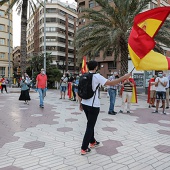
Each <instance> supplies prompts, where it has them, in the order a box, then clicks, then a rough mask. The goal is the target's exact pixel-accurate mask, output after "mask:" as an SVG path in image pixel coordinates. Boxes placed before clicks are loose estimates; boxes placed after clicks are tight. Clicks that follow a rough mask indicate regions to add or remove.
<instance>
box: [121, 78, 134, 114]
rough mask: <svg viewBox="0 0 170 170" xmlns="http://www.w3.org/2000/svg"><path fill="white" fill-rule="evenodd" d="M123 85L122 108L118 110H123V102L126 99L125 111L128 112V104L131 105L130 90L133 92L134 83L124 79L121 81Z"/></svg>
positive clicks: (122, 111)
mask: <svg viewBox="0 0 170 170" xmlns="http://www.w3.org/2000/svg"><path fill="white" fill-rule="evenodd" d="M122 86H123V92H122V110H120V111H119V112H120V113H124V112H125V103H126V101H127V113H130V105H131V98H132V92H133V86H134V84H133V83H132V82H130V81H129V79H126V80H124V82H123V83H122Z"/></svg>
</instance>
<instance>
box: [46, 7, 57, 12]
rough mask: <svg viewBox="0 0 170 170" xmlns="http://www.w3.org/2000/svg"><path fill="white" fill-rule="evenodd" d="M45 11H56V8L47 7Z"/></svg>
mask: <svg viewBox="0 0 170 170" xmlns="http://www.w3.org/2000/svg"><path fill="white" fill-rule="evenodd" d="M46 12H47V13H56V8H47V9H46Z"/></svg>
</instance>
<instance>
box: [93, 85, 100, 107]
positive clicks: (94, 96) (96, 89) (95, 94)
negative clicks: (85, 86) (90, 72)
mask: <svg viewBox="0 0 170 170" xmlns="http://www.w3.org/2000/svg"><path fill="white" fill-rule="evenodd" d="M99 86H100V83H99V84H98V85H97V87H96V89H95V91H94V98H93V103H92V107H93V104H94V99H95V97H96V91H97V89H98V88H99Z"/></svg>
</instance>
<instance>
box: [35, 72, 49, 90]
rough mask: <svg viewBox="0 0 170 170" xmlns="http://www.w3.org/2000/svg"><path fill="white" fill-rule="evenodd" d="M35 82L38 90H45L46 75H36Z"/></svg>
mask: <svg viewBox="0 0 170 170" xmlns="http://www.w3.org/2000/svg"><path fill="white" fill-rule="evenodd" d="M36 80H37V81H38V84H37V87H38V88H39V89H45V88H46V82H47V75H45V74H44V75H43V74H38V76H37V78H36Z"/></svg>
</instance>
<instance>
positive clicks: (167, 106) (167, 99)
mask: <svg viewBox="0 0 170 170" xmlns="http://www.w3.org/2000/svg"><path fill="white" fill-rule="evenodd" d="M163 77H164V78H165V79H166V81H167V85H166V87H165V89H166V109H169V79H168V77H166V74H165V73H164V74H163ZM160 108H163V105H162V106H161V107H160Z"/></svg>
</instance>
